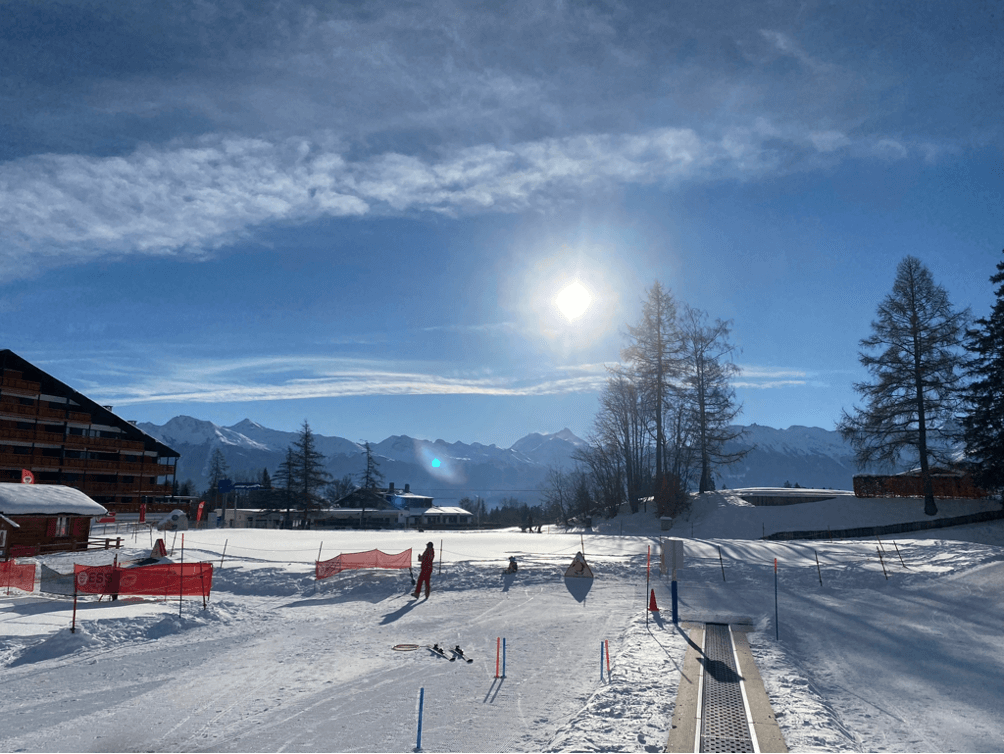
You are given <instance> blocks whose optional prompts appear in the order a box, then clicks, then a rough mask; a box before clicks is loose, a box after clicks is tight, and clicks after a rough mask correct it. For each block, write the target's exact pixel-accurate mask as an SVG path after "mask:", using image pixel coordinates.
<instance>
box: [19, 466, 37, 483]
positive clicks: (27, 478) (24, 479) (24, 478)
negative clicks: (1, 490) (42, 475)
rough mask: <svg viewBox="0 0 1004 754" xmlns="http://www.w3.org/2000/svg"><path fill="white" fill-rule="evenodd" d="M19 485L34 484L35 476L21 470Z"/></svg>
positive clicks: (26, 470)
mask: <svg viewBox="0 0 1004 754" xmlns="http://www.w3.org/2000/svg"><path fill="white" fill-rule="evenodd" d="M21 483H22V484H34V483H35V475H34V474H32V473H31V472H30V471H28V469H21Z"/></svg>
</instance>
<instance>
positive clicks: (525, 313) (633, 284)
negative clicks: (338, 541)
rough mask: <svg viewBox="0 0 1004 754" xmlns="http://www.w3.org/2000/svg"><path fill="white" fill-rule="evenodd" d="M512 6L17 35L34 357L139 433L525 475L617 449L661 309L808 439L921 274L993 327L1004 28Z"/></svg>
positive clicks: (5, 295) (912, 14)
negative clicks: (487, 448)
mask: <svg viewBox="0 0 1004 754" xmlns="http://www.w3.org/2000/svg"><path fill="white" fill-rule="evenodd" d="M500 5H502V4H496V3H471V2H459V1H458V2H427V3H402V2H387V3H381V2H351V3H348V2H346V3H302V2H284V3H275V4H265V3H242V2H236V1H235V2H226V1H223V2H213V3H171V4H167V5H165V4H161V3H152V2H149V3H148V2H130V3H121V4H119V3H100V2H94V3H69V2H38V3H22V4H9V5H7V6H5V8H4V13H3V14H2V17H0V40H2V44H0V262H2V264H3V267H4V270H5V273H6V274H5V275H4V277H3V282H2V288H0V315H2V319H0V322H2V327H3V334H4V338H3V345H4V347H8V348H11V349H13V350H14V351H16V352H17V353H19V354H21V355H22V356H24V357H25V358H27V359H28V360H29V361H32V362H34V363H36V364H38V365H39V366H40V367H42V368H44V369H46V370H47V371H49V372H50V373H52V374H53V375H55V376H56V377H58V378H60V379H62V380H63V381H64V382H67V383H69V384H70V385H72V386H73V387H75V388H77V389H79V390H81V391H82V392H84V393H85V394H87V395H89V396H90V397H92V398H95V399H97V400H100V401H101V402H103V403H107V404H111V405H114V406H115V408H116V411H117V412H118V413H120V414H121V415H123V416H124V417H126V418H129V419H137V420H140V421H151V422H155V423H163V422H164V421H167V420H168V419H170V418H171V417H173V416H175V415H177V414H189V415H192V416H195V417H198V418H202V419H209V420H212V421H214V422H216V423H218V424H233V423H235V422H237V421H239V420H241V419H243V418H245V417H249V418H251V419H254V420H255V421H258V422H260V423H262V424H265V425H267V426H270V427H274V428H276V429H286V430H292V429H296V428H297V427H298V426H299V425H300V424H301V423H302V421H303V420H304V419H307V420H309V422H310V424H311V426H312V427H313V428H314V429H315V430H316V431H318V432H320V433H322V434H328V435H339V436H343V437H346V438H349V439H352V440H364V439H365V440H374V441H379V440H381V439H383V438H384V437H386V436H388V435H391V434H409V435H412V436H415V437H420V438H425V439H437V438H442V439H445V440H448V441H456V440H462V441H465V442H471V441H479V442H485V443H497V444H499V445H502V446H508V445H510V444H511V443H512V442H514V441H515V440H516V439H518V438H519V437H521V436H523V435H525V434H527V433H528V432H533V431H539V432H553V431H557V430H560V429H561V428H563V427H569V428H570V429H572V430H573V431H574V432H576V433H577V434H579V435H580V436H583V437H585V436H587V435H588V433H589V430H590V426H591V424H592V420H593V417H594V415H595V412H596V408H597V395H598V391H599V389H600V388H601V386H602V385H603V383H604V380H605V374H606V367H607V366H608V365H610V364H613V363H615V362H616V361H617V360H618V358H619V353H620V349H621V348H622V347H623V346H624V345H625V340H624V337H623V333H624V329H625V326H626V325H627V324H633V323H634V322H636V321H637V319H638V316H639V313H640V309H641V300H642V298H643V295H644V289H645V288H646V287H648V286H650V285H651V284H652V283H653V282H654V281H656V280H658V281H660V282H661V283H662V284H663V285H664V286H666V287H668V288H669V289H670V291H671V292H672V293H673V295H674V296H675V297H676V298H677V300H678V301H679V302H686V303H688V304H690V305H691V306H694V307H697V308H700V309H703V310H705V311H707V312H708V313H709V315H710V316H711V317H712V318H722V319H731V320H733V322H734V327H733V341H734V343H735V344H736V345H737V346H738V347H739V349H740V351H739V352H738V353H737V355H736V362H737V363H738V364H739V365H740V366H741V368H742V370H743V371H742V374H741V376H740V377H738V378H737V380H736V385H737V392H738V395H739V398H740V399H741V400H742V402H743V405H744V410H743V413H742V415H741V416H740V419H739V420H740V421H741V422H743V423H751V422H756V423H758V424H764V425H769V426H774V427H782V428H783V427H787V426H789V425H792V424H803V425H809V426H821V427H824V428H828V429H832V428H833V426H834V423H835V421H836V420H837V419H838V418H839V415H840V411H841V409H842V408H849V407H850V406H851V405H852V403H853V402H854V400H855V395H854V393H853V391H852V389H851V383H852V382H853V381H855V380H860V379H862V378H863V377H864V374H863V373H862V371H861V370H860V368H859V366H858V362H857V350H858V341H859V340H860V339H861V338H863V337H866V336H867V335H868V332H869V323H870V321H871V319H872V318H873V316H874V314H875V309H876V307H877V305H878V303H879V301H880V300H881V298H882V297H883V296H885V295H886V294H887V293H888V292H889V291H890V290H891V288H892V283H893V279H894V276H895V268H896V265H897V263H898V262H899V261H900V260H901V259H902V258H903V256H905V255H906V254H913V255H915V256H917V257H919V258H920V259H921V260H922V261H923V262H924V263H925V264H926V265H927V266H928V267H929V268H930V269H931V271H932V273H933V274H934V277H935V280H936V281H937V282H939V283H941V284H942V285H944V286H945V287H946V288H947V289H948V291H949V294H950V297H951V299H952V302H953V303H954V304H955V305H956V306H957V307H959V308H963V307H966V306H970V307H972V309H973V312H974V314H976V315H977V316H982V315H983V314H985V313H986V312H987V311H988V310H989V307H990V305H991V301H992V290H991V286H990V284H989V282H988V278H989V276H990V275H991V274H992V273H993V272H994V270H995V265H996V264H997V262H998V261H999V259H1000V253H1001V248H1002V246H1004V243H1002V233H1001V230H1002V227H1004V210H1002V207H1004V204H1002V187H1004V169H1002V149H1001V148H1002V144H1004V139H1002V133H1001V123H1000V113H1001V112H1004V84H1002V83H1001V82H1002V81H1004V79H1002V77H1001V73H1002V71H1001V67H1002V60H1004V42H1002V39H1004V34H1002V33H1001V30H1002V28H1004V11H1002V7H1001V6H1000V4H997V3H978V2H974V3H916V2H909V3H895V2H876V3H871V4H869V3H822V2H820V3H815V2H800V3H793V2H776V3H771V4H769V5H768V4H762V3H747V4H741V5H738V6H737V5H736V4H734V3H716V2H709V3H688V4H673V5H671V4H668V3H659V2H655V3H634V2H629V3H615V2H581V3H578V2H577V3H561V2H546V3H545V2H514V3H507V4H504V9H502V10H500V9H499V6H500ZM576 279H577V280H579V281H581V283H582V284H583V285H584V286H585V287H586V288H587V289H588V290H589V291H590V293H591V294H592V297H593V303H592V306H591V307H590V309H589V310H587V312H586V314H585V315H584V316H583V317H582V318H580V319H578V320H575V321H573V322H568V321H567V320H565V319H564V318H563V317H562V316H561V315H560V313H559V312H557V310H556V309H555V307H554V304H553V300H554V297H555V295H556V294H557V293H558V291H559V290H561V288H562V287H563V286H564V285H566V284H567V283H569V282H571V281H573V280H576Z"/></svg>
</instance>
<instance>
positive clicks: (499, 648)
mask: <svg viewBox="0 0 1004 754" xmlns="http://www.w3.org/2000/svg"><path fill="white" fill-rule="evenodd" d="M501 657H502V637H501V636H499V637H497V638H496V639H495V677H496V678H498V677H499V659H500V658H501Z"/></svg>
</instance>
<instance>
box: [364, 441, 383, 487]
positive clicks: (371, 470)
mask: <svg viewBox="0 0 1004 754" xmlns="http://www.w3.org/2000/svg"><path fill="white" fill-rule="evenodd" d="M363 447H365V448H366V468H365V469H363V472H362V473H361V474H360V475H359V482H360V486H361V487H362V488H363V489H364V490H375V489H377V487H379V486H380V485H381V484H382V483H383V474H381V473H380V464H379V463H377V460H376V458H375V457H374V456H373V448H371V447H370V444H369V443H368V442H367V443H364V444H363Z"/></svg>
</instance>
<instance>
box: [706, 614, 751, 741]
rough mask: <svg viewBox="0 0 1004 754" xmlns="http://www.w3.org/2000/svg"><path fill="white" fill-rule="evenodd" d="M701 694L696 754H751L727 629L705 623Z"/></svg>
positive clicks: (724, 626) (744, 713)
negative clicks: (723, 753) (728, 753)
mask: <svg viewBox="0 0 1004 754" xmlns="http://www.w3.org/2000/svg"><path fill="white" fill-rule="evenodd" d="M701 662H702V663H703V665H704V694H703V697H704V698H703V699H702V700H701V705H702V714H701V746H700V751H753V739H752V737H751V736H750V729H749V724H748V722H747V720H746V706H745V704H743V694H742V688H741V687H740V685H739V673H738V668H736V661H735V655H734V654H733V652H732V637H731V635H730V634H729V627H728V626H727V625H724V624H721V623H708V624H707V625H706V626H705V630H704V657H703V658H702V659H701Z"/></svg>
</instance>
